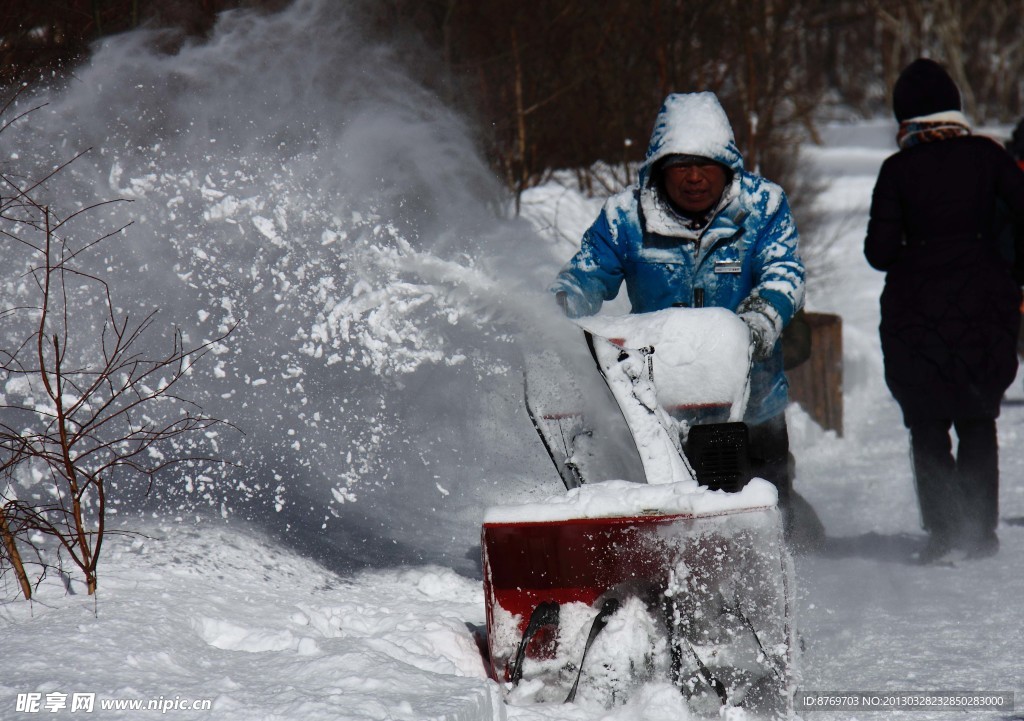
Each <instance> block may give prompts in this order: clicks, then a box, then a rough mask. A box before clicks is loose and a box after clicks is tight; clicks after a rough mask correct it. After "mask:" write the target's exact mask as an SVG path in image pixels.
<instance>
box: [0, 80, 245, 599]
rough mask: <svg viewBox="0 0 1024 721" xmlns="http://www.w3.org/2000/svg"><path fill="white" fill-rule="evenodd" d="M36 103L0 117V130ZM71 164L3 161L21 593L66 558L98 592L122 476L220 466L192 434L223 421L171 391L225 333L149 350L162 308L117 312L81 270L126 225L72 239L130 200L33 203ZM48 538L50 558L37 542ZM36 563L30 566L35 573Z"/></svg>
mask: <svg viewBox="0 0 1024 721" xmlns="http://www.w3.org/2000/svg"><path fill="white" fill-rule="evenodd" d="M13 102H14V101H13V99H12V101H10V102H8V104H7V105H6V106H5V107H4V108H3V109H2V111H0V118H3V117H4V114H5V113H9V111H10V110H11V108H12V107H13ZM31 112H32V110H29V111H26V112H24V113H21V114H19V115H16V116H15V117H14V118H13V119H12V120H10V121H8V122H6V123H5V124H3V125H0V133H2V132H4V131H9V130H10V128H11V125H12V124H13V123H15V122H17V121H18V120H21V119H23V118H25V117H26V116H27V115H29V114H30V113H31ZM75 157H80V155H79V156H75ZM74 160H75V158H72V159H71V160H69V161H67V162H66V163H64V164H62V165H59V166H57V167H56V169H54V170H53V171H52V172H50V173H49V174H48V175H46V176H45V177H42V178H39V179H24V178H19V177H17V176H15V175H14V174H13V173H10V172H8V171H7V170H6V169H0V253H2V257H3V258H4V259H5V266H6V267H7V268H9V269H22V268H23V269H24V270H23V274H22V276H21V280H22V281H23V286H24V287H27V288H28V293H27V295H28V297H29V298H31V301H30V302H29V303H27V304H23V305H6V303H8V302H9V299H5V301H4V302H5V306H0V318H2V319H3V320H4V324H5V326H6V327H7V330H8V331H9V332H12V333H14V335H15V340H14V341H13V342H12V341H11V336H10V335H9V334H8V333H5V335H6V336H7V337H6V338H5V345H6V349H4V350H0V540H2V544H0V565H2V566H5V567H9V570H10V571H11V572H12V573H13V574H14V575H15V577H16V578H17V580H18V584H19V586H20V589H21V592H22V593H23V595H24V596H25V597H26V598H28V597H30V595H31V586H32V582H33V580H35V581H38V580H39V579H41V578H42V577H43V576H44V575H45V573H46V572H47V570H49V569H51V568H56V569H58V570H60V571H61V572H62V573H63V571H64V567H65V565H66V564H67V563H68V561H70V563H71V564H72V565H73V566H74V567H75V568H77V569H78V571H79V572H81V574H82V575H83V576H84V579H85V584H86V587H87V589H88V593H89V594H90V595H91V594H93V593H95V591H96V585H97V566H98V563H99V559H100V555H101V550H102V547H103V541H104V538H105V536H106V535H108V534H109V533H111V532H119V531H112V530H110V529H108V528H107V525H106V521H107V510H108V507H109V504H110V502H111V500H112V499H111V495H110V494H111V490H112V486H111V481H112V480H113V479H116V478H118V477H122V476H124V475H130V476H134V477H137V478H139V479H142V480H143V481H144V482H145V483H146V484H147V487H151V486H152V483H153V481H154V479H155V477H156V475H157V474H158V473H159V472H160V471H162V470H164V469H167V468H169V467H171V466H174V465H177V464H181V463H195V462H201V463H218V462H219V461H217V459H215V458H211V457H209V456H207V455H206V454H204V453H202V452H201V449H202V448H203V447H204V444H203V443H202V442H199V443H195V442H193V440H191V439H192V437H193V436H196V435H197V434H199V436H200V441H202V436H204V435H207V434H212V433H214V432H215V431H214V430H213V429H214V427H215V426H219V425H222V424H224V422H223V421H220V420H217V419H214V418H211V417H210V416H208V415H206V414H204V413H203V411H202V409H200V408H198V407H197V406H196V405H195V404H194V403H192V402H190V401H189V400H187V399H185V398H183V397H181V396H180V395H178V394H177V392H176V387H177V386H178V385H179V382H180V381H182V380H183V379H184V378H186V377H187V376H188V375H189V373H190V370H191V368H192V366H193V365H194V364H195V363H196V362H198V361H199V359H200V358H202V356H203V355H204V354H205V353H206V352H207V351H208V350H210V349H211V348H212V347H213V346H214V345H215V344H217V343H220V342H222V341H223V340H224V338H225V337H226V336H227V335H228V334H229V333H230V332H231V331H230V330H228V332H227V333H225V334H224V335H223V336H221V337H218V338H216V339H214V340H211V341H208V342H206V343H203V344H201V345H199V346H196V347H187V346H186V345H185V343H184V342H183V338H182V335H181V332H180V331H179V330H177V329H174V330H173V332H172V334H171V339H170V347H169V348H167V349H166V350H165V351H164V352H163V353H160V354H157V355H156V356H150V355H149V354H148V353H147V352H146V351H145V350H143V347H144V346H147V345H149V344H148V343H146V342H144V339H146V337H147V335H148V334H150V333H151V332H153V331H154V330H155V329H154V321H155V318H156V313H155V312H151V313H148V314H144V315H142V316H141V317H138V318H136V317H133V316H132V314H131V313H128V312H122V311H118V310H117V306H115V304H114V300H113V296H112V289H111V288H110V287H109V285H108V284H107V283H106V281H104V280H103V278H101V277H98V276H97V275H95V274H91V273H89V272H87V271H86V270H84V268H86V267H87V264H86V263H85V262H84V261H85V259H86V258H87V257H88V256H89V255H90V254H95V253H96V251H97V250H98V249H99V248H100V246H101V245H102V244H103V243H104V241H105V240H108V239H109V238H111V237H113V236H114V235H115V234H116V233H120V232H122V231H124V230H125V227H127V226H125V227H121V228H117V229H116V230H115V231H113V232H111V233H108V234H106V235H104V236H102V237H99V238H92V239H89V240H86V241H80V240H78V239H77V238H76V237H75V234H74V225H75V220H76V219H77V218H79V217H81V216H82V215H83V214H88V213H91V212H93V211H96V210H97V209H98V208H100V207H101V206H105V205H108V204H109V203H118V202H124V201H120V200H114V201H106V202H101V203H98V204H96V205H92V206H87V207H83V208H80V209H77V210H74V211H72V212H70V213H67V214H62V213H61V212H60V211H59V210H58V209H55V208H54V207H53V206H52V205H51V204H48V203H44V202H43V201H42V200H40V199H39V198H40V197H41V195H42V189H43V188H44V186H45V185H46V183H47V181H48V180H50V179H51V178H53V177H54V176H55V175H56V174H58V173H60V172H61V171H62V170H64V169H65V168H66V167H67V166H68V165H69V164H70V163H72V162H73V161H74ZM71 200H73V199H67V202H68V204H71ZM14 272H19V271H18V270H15V271H14ZM12 328H13V329H14V330H13V331H12V330H10V329H12ZM19 332H22V333H23V335H20V336H19V335H17V334H18V333H19ZM39 534H42V535H39ZM40 539H43V540H40ZM54 542H55V545H56V547H57V550H56V556H55V557H52V556H51V555H49V554H48V553H47V552H46V551H45V550H44V548H43V547H44V546H46V545H47V544H48V543H49V545H53V543H54ZM19 548H20V549H21V550H19ZM26 549H27V550H28V552H29V554H30V555H29V557H28V558H29V562H27V561H26V560H25V557H24V556H23V555H22V553H23V551H24V550H26ZM30 566H36V567H37V568H38V570H37V571H36V572H35V578H34V579H33V578H32V577H31V576H30V573H29V567H30ZM4 570H7V569H6V568H5V569H4Z"/></svg>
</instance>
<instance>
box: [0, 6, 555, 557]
mask: <svg viewBox="0 0 1024 721" xmlns="http://www.w3.org/2000/svg"><path fill="white" fill-rule="evenodd" d="M362 22H363V21H362V19H361V17H360V7H359V5H358V4H357V3H339V2H331V1H328V0H299V1H298V2H295V3H294V4H293V5H291V6H289V7H288V8H286V9H285V10H283V11H282V12H279V13H275V14H259V13H255V12H249V11H231V12H226V13H223V14H222V15H220V16H219V17H218V19H217V22H216V24H215V26H214V27H213V29H212V31H211V33H210V35H209V37H208V39H205V40H203V41H192V40H189V41H185V42H179V43H178V46H177V47H176V50H175V51H174V52H170V53H169V52H166V51H161V50H157V49H156V48H157V47H160V46H163V47H167V46H168V42H166V41H167V38H165V37H164V36H163V35H162V34H161V31H156V30H139V31H135V32H131V33H127V34H124V35H119V36H114V37H111V38H108V39H105V40H103V41H102V42H101V43H99V44H98V45H97V46H96V47H95V48H93V53H92V56H91V58H90V59H89V60H88V61H87V62H86V63H85V64H84V65H82V66H81V67H78V68H76V69H75V70H74V72H73V74H71V75H70V76H69V77H68V78H66V79H64V80H61V81H60V82H59V84H58V85H55V86H54V87H48V88H33V89H31V90H32V91H31V93H30V97H23V98H22V99H19V101H18V107H17V108H16V110H17V111H19V112H20V111H23V110H25V109H27V108H29V107H33V106H34V104H40V103H46V105H45V106H44V107H42V108H40V109H39V110H36V111H35V112H33V113H31V114H30V115H29V116H28V117H27V119H26V120H25V121H21V122H19V123H16V124H15V125H14V126H12V127H11V128H9V129H8V130H7V132H6V133H5V134H4V136H3V141H4V142H3V157H2V160H3V162H4V163H5V169H6V170H7V171H10V170H11V168H13V167H14V164H17V169H18V172H19V173H20V174H22V175H25V176H27V177H32V176H33V174H35V175H36V177H38V176H39V174H40V173H42V172H45V169H46V168H51V167H53V166H54V165H55V164H56V163H58V162H62V161H64V160H66V159H68V158H69V157H71V156H72V155H74V154H75V153H77V152H80V151H83V150H88V152H87V153H86V154H85V155H84V156H83V157H81V158H79V159H78V160H76V161H75V162H74V163H72V164H71V165H70V166H69V167H68V168H67V169H66V170H65V171H63V172H62V173H60V174H59V175H57V176H56V177H54V178H53V179H52V180H51V181H50V183H49V184H48V185H47V186H46V188H45V189H44V191H43V192H44V193H46V194H47V196H48V197H49V199H50V200H52V202H53V203H54V204H55V206H60V205H62V204H63V205H64V206H65V212H70V211H71V210H72V209H76V208H78V207H81V206H84V205H89V204H92V203H96V202H97V201H102V200H108V199H112V198H123V199H126V200H130V201H132V202H130V203H117V204H113V205H110V206H104V207H103V208H102V209H101V210H99V211H96V212H92V213H88V214H84V215H82V216H80V217H79V218H78V219H77V220H76V223H75V225H74V227H73V229H72V230H71V231H69V232H73V233H75V234H77V235H78V237H81V238H87V237H99V236H101V235H103V234H104V233H107V232H109V231H110V230H111V229H113V228H117V227H120V225H123V224H124V223H131V225H130V226H129V227H128V228H127V229H126V230H125V231H124V232H122V233H118V234H116V235H115V236H114V237H112V238H108V239H107V240H106V241H104V243H103V245H102V246H101V248H102V251H101V252H100V253H99V254H98V255H97V256H94V257H93V258H92V260H91V261H83V262H86V263H87V264H88V265H87V266H86V267H85V270H87V271H88V272H94V273H96V274H98V275H101V276H102V277H104V278H105V279H106V280H108V281H109V283H110V287H111V289H112V292H113V295H114V298H115V303H116V304H117V305H118V307H119V309H121V310H123V311H124V312H128V313H131V314H133V315H137V314H145V313H148V312H150V311H153V310H159V312H160V313H159V315H158V316H157V322H156V327H157V328H161V329H162V330H161V334H159V335H160V337H158V338H155V339H153V338H151V339H150V340H151V341H152V347H153V349H154V351H155V350H157V349H159V348H161V347H162V345H163V344H164V343H166V342H167V340H168V338H169V333H170V332H171V329H172V328H173V327H174V326H177V327H179V328H180V329H181V330H182V331H183V333H184V337H185V341H186V344H187V345H193V346H194V345H198V344H200V343H202V342H205V341H207V340H209V339H211V338H215V337H217V336H219V335H221V334H223V333H224V332H225V331H226V330H228V329H229V328H232V327H234V330H233V331H232V333H231V334H230V335H229V336H228V337H227V338H226V339H225V340H224V341H223V342H222V343H219V344H218V345H216V346H215V347H214V349H213V352H212V353H210V354H208V355H207V356H206V357H205V358H204V359H203V361H202V362H201V363H200V364H199V365H198V366H197V367H196V368H195V370H194V371H193V373H192V376H191V378H190V381H191V385H190V386H189V387H187V388H182V389H181V390H180V392H181V395H183V396H185V397H189V398H191V399H193V400H195V401H196V402H197V403H199V404H200V405H201V406H202V407H203V409H204V410H205V411H206V412H207V413H209V414H211V415H213V416H215V417H217V418H220V419H223V420H226V421H229V422H230V423H232V424H233V425H234V426H235V427H237V429H238V431H239V432H238V433H229V432H226V431H223V432H221V433H219V434H218V435H217V436H216V437H211V438H208V439H206V440H207V442H208V444H209V445H210V446H212V448H211V449H210V452H212V453H214V454H215V455H218V456H219V457H221V458H224V459H225V460H227V461H230V462H231V464H233V465H229V466H224V467H216V468H208V467H202V468H198V467H197V468H195V469H192V471H191V472H186V473H185V474H184V476H182V474H181V471H180V470H179V471H177V472H176V473H175V474H174V475H173V476H171V477H167V478H164V479H162V480H161V482H160V483H158V484H157V485H156V487H155V488H154V489H153V490H152V491H151V492H148V493H147V492H146V489H145V488H138V487H135V486H133V484H132V479H130V478H122V479H117V483H118V492H117V495H118V497H119V498H120V499H121V502H122V504H123V505H122V506H121V508H120V511H121V512H136V511H140V510H144V511H146V512H152V511H157V512H171V513H172V514H173V515H175V516H176V517H185V518H188V517H191V516H193V515H196V516H203V515H204V514H206V513H207V512H208V510H209V509H214V510H216V511H218V512H219V513H220V514H221V515H223V516H225V517H227V518H238V519H247V520H251V521H253V522H256V523H259V524H263V525H266V526H267V527H268V528H269V529H271V530H272V531H274V532H275V533H279V534H280V535H281V536H282V537H284V538H285V539H287V540H290V541H291V542H292V543H294V544H295V545H296V546H300V547H304V548H305V549H306V550H307V551H308V552H310V553H311V554H314V555H316V556H318V557H321V558H325V559H329V560H330V561H331V562H332V563H333V564H335V565H336V566H340V567H348V566H359V565H365V564H390V563H397V562H407V561H432V560H444V561H445V562H448V563H454V564H455V565H456V566H459V565H461V566H462V567H463V568H467V567H472V568H475V566H476V563H477V561H476V554H475V552H474V551H473V549H472V546H473V545H475V543H476V536H477V533H478V529H479V518H480V513H481V510H482V509H483V508H484V507H486V506H488V505H490V504H492V503H494V502H496V501H499V500H501V497H502V494H503V493H507V492H508V491H509V489H510V488H513V487H516V486H517V484H518V485H523V484H531V485H532V484H535V483H536V479H537V477H538V476H544V477H547V476H550V477H551V484H552V486H551V487H552V488H554V487H557V485H556V484H557V483H558V481H557V477H555V476H554V473H553V471H552V470H551V469H550V468H549V467H548V466H547V465H546V458H545V457H544V456H543V452H542V449H541V448H540V446H539V445H538V444H537V442H536V438H535V436H534V435H533V431H532V429H531V428H530V426H529V421H528V419H527V417H526V414H525V412H524V411H523V407H522V395H521V385H522V382H521V373H520V370H519V364H520V362H521V354H520V351H519V350H518V348H517V347H516V343H515V342H514V341H515V339H516V336H517V334H519V333H521V331H522V329H521V327H520V328H517V326H516V323H517V322H522V321H523V319H524V318H529V317H531V315H534V314H533V313H530V312H526V313H523V312H514V311H513V309H514V308H515V307H517V306H518V305H521V304H524V303H525V304H527V305H528V306H529V307H531V308H541V307H543V308H544V311H545V312H546V313H547V315H549V316H550V311H551V310H552V309H553V307H554V306H553V305H551V306H544V305H543V304H544V303H546V302H547V300H546V299H544V300H538V299H540V298H543V296H544V295H546V294H545V293H544V286H545V284H546V282H547V281H549V280H550V279H551V278H552V277H553V275H554V273H555V271H556V270H557V264H552V261H551V258H550V253H549V252H548V251H547V250H546V248H545V243H544V241H542V240H540V239H539V237H538V236H537V235H536V234H535V233H533V231H532V230H531V229H530V228H529V226H528V225H527V224H526V223H524V222H518V223H516V222H512V221H509V220H502V219H500V215H501V214H500V213H497V212H495V208H497V207H501V206H502V204H503V203H504V204H505V205H506V207H507V204H508V200H507V198H504V197H503V191H502V189H501V187H500V184H499V183H498V182H497V181H496V179H495V178H494V177H493V175H492V173H491V172H490V170H489V169H488V167H487V165H486V163H485V161H484V160H483V159H482V157H481V155H480V154H479V152H478V150H477V148H476V146H475V145H474V142H473V137H472V132H471V129H470V128H469V127H468V126H467V125H466V123H465V122H464V121H463V120H462V119H461V118H460V117H458V116H457V115H456V114H454V113H453V112H452V111H451V110H450V109H449V108H447V107H446V106H445V105H444V104H443V103H441V102H440V101H439V100H438V98H437V97H436V96H435V95H434V94H432V93H431V92H430V91H428V90H427V89H426V88H424V87H423V86H422V85H420V84H418V83H417V82H415V81H414V80H412V79H411V76H410V74H409V73H408V72H406V70H405V69H404V68H403V66H402V64H401V62H400V58H401V57H402V53H401V52H400V51H399V49H398V48H395V47H392V46H388V45H385V44H381V43H379V42H375V41H373V40H372V39H370V37H369V36H368V35H367V34H366V33H364V32H363V30H362V29H361V23H362ZM3 252H4V253H5V255H8V254H13V253H15V250H13V249H12V248H11V247H9V246H5V247H4V251H3ZM8 260H10V259H8ZM5 265H6V266H7V267H8V268H13V267H14V266H13V265H12V264H11V263H10V262H7V263H5ZM5 287H6V289H7V291H8V292H9V293H11V294H13V295H18V294H21V295H24V294H26V293H31V288H30V287H28V286H27V285H26V284H24V283H20V284H19V283H18V282H17V281H15V280H10V279H7V280H5ZM79 331H80V332H81V333H82V334H84V335H86V336H87V335H88V334H93V335H95V334H96V332H97V328H96V327H95V326H93V327H89V328H80V329H79ZM4 332H5V333H8V334H14V335H16V334H17V330H14V329H10V328H8V329H6V330H5V331H4ZM12 338H13V336H10V337H8V338H5V341H7V340H11V339H12ZM549 490H550V489H549ZM334 549H344V551H343V554H344V555H342V552H341V551H335V550H334ZM453 558H454V560H453ZM467 559H468V560H467Z"/></svg>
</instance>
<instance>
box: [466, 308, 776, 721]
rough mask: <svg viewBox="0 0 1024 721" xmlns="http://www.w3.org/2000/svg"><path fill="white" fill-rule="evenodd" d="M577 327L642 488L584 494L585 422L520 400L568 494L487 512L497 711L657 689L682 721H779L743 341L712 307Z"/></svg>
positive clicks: (589, 463) (771, 548) (760, 488)
mask: <svg viewBox="0 0 1024 721" xmlns="http://www.w3.org/2000/svg"><path fill="white" fill-rule="evenodd" d="M577 322H578V323H579V324H580V325H581V327H582V329H583V332H582V334H581V335H582V338H581V342H584V341H585V342H586V344H587V347H588V348H589V350H590V353H591V355H592V357H593V359H594V361H595V362H596V364H597V368H598V370H599V372H600V375H601V377H602V378H603V379H604V385H605V386H606V387H607V389H608V390H610V391H611V395H612V396H613V397H614V399H615V401H616V403H617V406H618V408H619V409H620V410H621V412H622V416H623V418H624V419H625V422H626V425H627V426H628V428H629V431H630V434H631V436H632V439H633V441H634V443H635V446H636V450H637V452H638V454H639V458H640V462H641V464H642V466H643V472H644V475H645V476H646V483H636V482H630V481H626V480H603V481H599V480H594V479H596V478H597V475H596V474H595V473H594V471H595V470H597V469H595V467H594V461H593V453H592V452H591V451H592V450H593V447H594V446H599V445H600V444H601V439H600V438H597V437H595V435H594V433H593V432H592V431H591V430H590V429H589V427H588V423H587V420H586V418H585V416H584V414H583V413H582V412H580V411H578V410H573V411H565V410H562V409H557V410H556V409H552V408H549V407H548V408H544V407H538V406H540V405H541V404H537V403H531V401H530V399H529V398H528V408H529V410H530V414H531V418H532V419H533V421H534V425H535V426H536V428H537V430H538V432H539V434H540V437H541V440H542V441H543V442H544V446H545V448H546V449H547V450H548V453H549V455H550V456H551V459H552V461H553V462H554V464H555V467H556V469H557V470H558V472H559V475H560V477H561V478H562V481H563V484H564V485H565V487H566V492H565V493H562V494H558V495H552V496H551V497H548V498H545V499H543V500H542V501H540V502H534V503H523V504H519V505H506V506H498V507H493V508H490V509H488V510H487V512H486V514H485V518H484V523H483V529H482V540H481V547H482V554H483V571H484V591H485V599H486V606H487V608H486V611H487V642H488V643H487V646H488V649H487V650H488V652H489V662H490V670H491V673H492V675H493V677H494V678H495V680H496V681H498V682H499V683H500V684H502V685H503V687H504V688H505V690H506V693H507V695H508V697H509V699H510V701H512V702H517V701H522V702H528V703H534V702H570V701H575V702H577V703H581V704H583V703H585V704H595V705H600V706H602V707H611V706H614V705H616V704H622V703H625V702H626V701H627V700H628V699H629V697H630V695H631V694H632V693H633V692H634V691H635V690H636V689H637V688H638V687H639V685H641V684H643V683H647V682H658V681H661V682H664V681H669V682H671V683H673V684H675V685H676V686H677V687H678V688H679V690H680V692H681V693H682V694H683V695H684V696H685V697H686V699H687V703H688V706H689V707H690V709H691V710H692V711H693V712H694V713H695V714H697V715H707V716H713V717H718V716H719V714H720V713H721V711H722V709H723V708H742V709H745V710H746V711H747V712H749V713H750V714H751V715H753V716H756V717H766V718H788V717H791V716H792V714H793V692H794V683H795V681H794V666H795V664H794V644H793V634H794V630H793V623H792V618H791V614H792V607H793V569H792V561H791V558H790V556H789V554H788V552H787V550H786V547H785V544H784V541H783V535H782V522H781V515H780V513H779V510H778V508H777V493H776V491H775V488H774V486H772V485H771V484H770V483H768V482H767V481H765V480H763V479H756V478H755V479H751V478H750V477H749V475H747V462H746V455H745V454H746V426H745V425H744V424H743V423H742V418H743V411H744V407H745V404H746V400H747V396H748V393H749V370H750V338H749V333H748V331H747V328H746V325H745V324H744V323H743V321H741V320H740V319H739V318H738V317H737V316H736V315H735V314H733V313H731V312H729V311H727V310H724V309H718V308H708V309H682V308H679V309H676V308H673V309H668V310H664V311H658V312H656V313H648V314H642V315H630V316H623V317H617V316H594V317H590V318H585V319H581V320H579V321H577ZM588 392H594V390H593V389H588ZM600 392H602V393H604V392H605V391H604V390H603V389H602V390H600Z"/></svg>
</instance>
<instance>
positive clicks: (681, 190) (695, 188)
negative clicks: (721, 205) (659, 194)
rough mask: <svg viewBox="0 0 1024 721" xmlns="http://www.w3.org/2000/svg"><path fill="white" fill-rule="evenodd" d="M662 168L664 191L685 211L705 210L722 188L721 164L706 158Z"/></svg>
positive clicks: (724, 177) (697, 211) (718, 195)
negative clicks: (705, 159)
mask: <svg viewBox="0 0 1024 721" xmlns="http://www.w3.org/2000/svg"><path fill="white" fill-rule="evenodd" d="M663 172H664V176H663V177H664V182H665V192H666V193H668V197H669V198H670V199H671V200H672V202H673V203H675V204H676V205H677V206H678V207H679V208H680V209H681V210H683V211H685V212H687V213H704V212H707V211H708V210H710V209H711V208H712V207H713V206H714V205H716V204H717V203H718V199H719V198H721V197H722V192H723V191H724V190H725V183H726V175H727V174H726V171H725V168H723V167H722V166H721V165H719V164H718V163H714V162H712V161H710V160H708V161H695V162H688V163H683V164H678V165H670V166H669V167H667V168H665V170H664V171H663Z"/></svg>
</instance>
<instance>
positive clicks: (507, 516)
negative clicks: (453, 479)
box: [484, 478, 778, 523]
mask: <svg viewBox="0 0 1024 721" xmlns="http://www.w3.org/2000/svg"><path fill="white" fill-rule="evenodd" d="M777 501H778V493H777V491H776V490H775V486H773V485H772V484H771V483H769V482H768V481H766V480H764V479H762V478H754V479H752V480H751V481H750V482H749V483H748V484H747V485H746V486H745V487H744V488H743V490H741V491H739V492H738V493H727V492H725V491H712V490H709V489H707V488H705V487H704V486H698V485H697V483H696V482H692V483H691V482H686V481H683V482H680V483H662V484H653V485H648V484H643V483H632V482H631V481H601V482H599V483H588V484H586V485H583V486H580V487H579V488H573V489H572V490H571V491H569V492H567V493H559V494H555V495H551V496H547V497H546V498H544V499H542V500H540V501H531V502H529V503H520V504H509V505H505V506H492V507H491V508H488V509H487V510H486V511H485V512H484V523H527V522H537V523H544V522H551V521H567V520H572V519H579V518H612V517H616V516H650V515H654V514H661V515H685V516H692V517H697V516H716V515H721V514H723V513H731V512H734V511H740V510H748V509H751V508H772V507H774V506H775V504H776V502H777Z"/></svg>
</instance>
